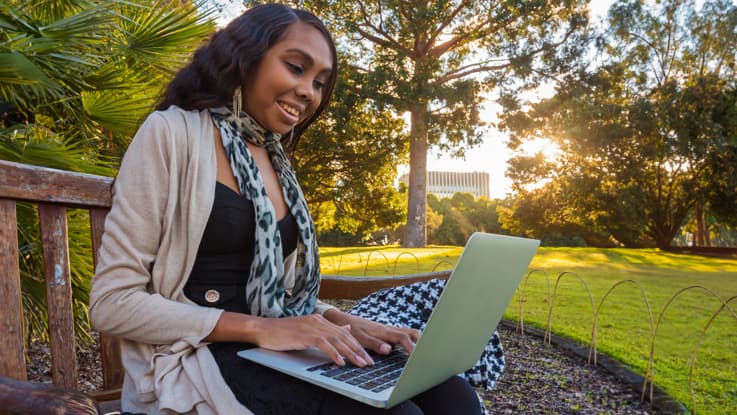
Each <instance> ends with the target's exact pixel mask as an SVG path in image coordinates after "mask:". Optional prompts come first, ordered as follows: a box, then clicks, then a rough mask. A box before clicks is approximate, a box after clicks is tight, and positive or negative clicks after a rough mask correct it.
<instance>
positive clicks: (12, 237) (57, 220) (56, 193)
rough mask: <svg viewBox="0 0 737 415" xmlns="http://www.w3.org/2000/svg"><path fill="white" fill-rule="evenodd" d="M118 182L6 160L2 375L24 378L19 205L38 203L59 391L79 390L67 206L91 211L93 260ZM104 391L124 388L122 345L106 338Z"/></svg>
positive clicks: (0, 164)
mask: <svg viewBox="0 0 737 415" xmlns="http://www.w3.org/2000/svg"><path fill="white" fill-rule="evenodd" d="M112 181H113V179H111V178H107V177H101V176H94V175H89V174H82V173H74V172H68V171H61V170H56V169H49V168H45V167H38V166H31V165H26V164H19V163H13V162H8V161H2V160H0V319H1V323H2V325H3V327H2V335H0V350H2V355H3V359H0V376H8V377H11V378H14V379H21V380H25V379H26V378H27V376H26V364H25V356H24V337H23V333H22V330H23V314H22V307H21V287H20V269H19V261H18V229H17V217H16V201H25V202H30V203H36V204H38V214H39V222H40V227H41V229H40V231H41V232H40V233H41V242H42V247H43V256H44V274H45V275H44V276H45V281H46V301H47V306H48V314H49V338H50V339H51V345H50V346H51V363H52V368H51V374H52V380H53V382H54V384H55V385H56V386H60V387H63V388H76V386H77V359H76V353H75V345H76V341H75V338H74V313H73V305H72V290H71V288H72V287H71V272H70V264H69V240H68V229H67V208H81V209H87V210H89V212H90V232H91V235H90V237H91V239H92V247H93V259H94V261H95V263H96V262H97V255H96V254H97V249H98V248H99V246H100V242H101V240H102V233H103V230H104V224H105V217H106V216H107V213H108V212H109V210H110V205H111V203H112V193H111V185H112ZM100 354H101V360H102V368H103V380H104V384H103V387H104V389H115V388H119V387H120V386H121V385H122V383H123V370H122V367H121V361H120V343H119V341H118V339H116V338H114V337H110V336H104V335H103V336H101V353H100Z"/></svg>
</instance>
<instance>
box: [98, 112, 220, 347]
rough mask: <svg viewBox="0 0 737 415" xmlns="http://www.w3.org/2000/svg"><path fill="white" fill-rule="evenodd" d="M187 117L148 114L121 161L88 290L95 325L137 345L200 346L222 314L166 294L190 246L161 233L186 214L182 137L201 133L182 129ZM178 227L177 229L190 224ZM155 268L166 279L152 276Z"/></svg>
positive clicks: (184, 139)
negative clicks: (181, 198) (181, 201)
mask: <svg viewBox="0 0 737 415" xmlns="http://www.w3.org/2000/svg"><path fill="white" fill-rule="evenodd" d="M186 117H197V115H193V114H189V113H184V112H183V111H175V110H169V111H166V112H164V113H162V112H155V113H153V114H151V115H150V116H149V117H148V118H147V119H146V121H145V122H144V123H143V125H142V126H141V128H140V129H139V130H138V132H137V133H136V136H135V137H134V139H133V141H132V142H131V144H130V146H129V147H128V150H127V151H126V154H125V156H124V158H123V162H122V164H121V167H120V171H119V173H118V177H117V178H116V180H115V184H114V196H113V206H112V208H111V210H110V213H109V214H108V216H107V219H106V221H105V233H104V235H103V238H102V245H101V246H100V249H99V250H98V264H97V269H96V274H95V277H94V279H93V281H92V288H91V292H90V311H89V312H90V319H91V321H92V325H93V327H95V329H96V330H99V331H102V332H106V333H109V334H112V335H115V336H118V337H122V338H126V339H129V340H134V341H137V342H141V343H149V344H173V343H175V342H177V341H185V342H188V343H190V344H198V343H199V342H201V341H202V339H203V338H204V337H205V336H207V334H208V333H210V332H211V331H212V329H213V327H215V324H216V323H217V321H218V319H219V317H220V313H222V311H221V310H217V309H214V308H207V307H200V306H198V305H195V304H188V303H185V302H183V301H177V300H173V299H170V298H169V297H170V295H169V294H171V293H173V292H174V290H175V289H176V287H177V286H178V284H179V280H178V279H179V278H185V277H184V276H182V275H183V274H184V273H185V272H186V270H185V264H186V261H185V256H186V255H187V253H186V252H185V250H184V248H187V249H191V248H190V245H189V244H187V243H180V242H182V241H183V240H184V239H183V238H186V235H182V236H181V237H179V235H176V237H172V236H171V235H170V236H169V237H168V238H166V237H165V233H166V232H168V231H167V230H168V229H172V223H173V222H174V221H180V220H188V218H189V217H190V216H191V215H184V214H179V213H178V212H180V209H184V208H186V206H185V207H179V200H178V195H179V192H182V191H185V190H186V189H183V186H180V181H181V180H184V179H183V175H184V173H183V172H184V171H185V167H186V165H185V161H186V160H187V154H188V151H192V150H191V149H188V147H187V142H188V136H187V134H205V133H207V131H186V130H185V126H187V125H190V124H192V125H197V124H195V123H193V122H192V121H193V119H186ZM187 121H189V122H187ZM201 124H202V123H201ZM198 137H199V135H198ZM205 150H206V149H205ZM205 150H203V151H205ZM200 157H204V156H203V155H202V154H200ZM212 176H213V181H214V172H213V175H212ZM205 179H206V178H205ZM200 205H202V203H200ZM190 213H191V212H190ZM176 225H177V226H178V228H177V229H178V230H177V232H179V233H183V232H186V231H187V229H189V228H188V227H186V226H185V225H184V224H183V223H180V222H177V223H176ZM172 241H175V243H171V242H172ZM177 241H179V242H177ZM177 243H178V245H177ZM162 244H163V245H162ZM166 244H168V245H166ZM157 269H158V270H159V271H160V272H162V273H166V275H168V276H167V277H166V278H165V279H163V280H160V281H153V279H152V272H154V271H155V270H157ZM159 293H164V294H165V295H162V294H159Z"/></svg>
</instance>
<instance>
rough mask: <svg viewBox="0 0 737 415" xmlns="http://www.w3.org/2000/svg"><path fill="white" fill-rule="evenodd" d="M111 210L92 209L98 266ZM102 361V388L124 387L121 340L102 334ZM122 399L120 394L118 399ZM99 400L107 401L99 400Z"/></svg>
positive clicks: (91, 220)
mask: <svg viewBox="0 0 737 415" xmlns="http://www.w3.org/2000/svg"><path fill="white" fill-rule="evenodd" d="M109 212H110V209H109V208H90V232H91V234H92V235H91V237H92V256H93V260H94V264H95V266H97V250H98V249H100V245H101V244H102V234H103V232H104V230H105V218H106V217H107V214H108V213H109ZM100 360H101V363H102V387H103V389H105V390H109V389H118V388H120V387H122V386H123V376H124V372H123V360H122V357H121V355H120V340H118V338H117V337H114V336H109V335H107V334H100ZM112 399H120V393H118V396H117V398H112ZM98 400H107V399H102V398H98Z"/></svg>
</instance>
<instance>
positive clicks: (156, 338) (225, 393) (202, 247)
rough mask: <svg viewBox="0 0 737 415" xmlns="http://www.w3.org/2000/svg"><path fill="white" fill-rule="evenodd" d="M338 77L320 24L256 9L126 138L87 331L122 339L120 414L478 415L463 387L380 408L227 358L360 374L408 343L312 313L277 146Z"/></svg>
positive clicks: (306, 225) (304, 230) (309, 230)
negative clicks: (311, 359)
mask: <svg viewBox="0 0 737 415" xmlns="http://www.w3.org/2000/svg"><path fill="white" fill-rule="evenodd" d="M337 69H338V68H337V59H336V51H335V45H334V43H333V40H332V39H331V37H330V34H329V33H328V31H327V30H326V29H325V27H324V26H323V24H322V23H321V22H320V21H319V20H318V19H317V18H316V17H315V16H313V15H312V14H310V13H308V12H305V11H301V10H295V9H291V8H289V7H286V6H282V5H277V4H269V5H263V6H258V7H254V8H252V9H250V10H248V11H247V12H246V13H244V14H243V15H242V16H240V17H239V18H237V19H235V20H234V21H233V22H231V23H230V24H229V25H228V26H227V27H226V28H224V29H222V30H220V31H218V32H217V33H216V34H215V35H214V36H213V37H212V39H211V40H210V42H209V43H208V44H206V45H205V46H203V47H202V48H200V49H199V50H198V51H197V52H196V53H195V55H194V58H193V60H192V62H191V63H190V64H189V65H188V66H186V67H185V68H184V69H182V70H181V72H179V74H178V75H177V76H176V77H175V78H174V80H173V81H172V82H171V84H170V85H169V86H168V88H167V89H166V92H165V95H164V98H163V102H162V103H161V104H160V105H159V106H158V108H157V111H156V112H154V113H152V114H151V115H150V116H149V117H148V118H147V119H146V121H145V122H144V123H143V125H142V126H141V128H140V130H139V131H138V133H137V134H136V136H135V137H134V139H133V141H132V143H131V145H130V147H129V149H128V151H127V153H126V155H125V157H124V159H123V163H122V165H121V168H120V172H119V175H118V177H117V179H116V181H115V185H114V189H113V191H114V197H113V207H112V209H111V211H110V214H109V215H108V217H107V221H106V223H105V234H104V237H103V242H102V246H101V248H100V251H99V264H98V267H97V273H96V276H95V278H94V281H93V284H92V292H91V299H90V303H91V305H90V317H91V320H92V323H93V325H94V327H95V328H97V329H98V330H100V331H102V332H107V333H110V334H113V335H115V336H118V337H120V338H121V339H122V340H121V343H122V354H123V365H124V368H125V381H124V385H123V396H122V406H123V410H124V411H125V412H130V413H145V414H160V413H166V414H170V413H199V414H222V415H226V414H227V415H232V414H247V413H251V411H252V412H253V413H257V414H272V413H273V414H364V413H365V414H369V413H390V414H423V413H424V414H441V413H443V414H447V413H454V414H455V413H457V414H464V413H467V414H474V415H476V414H478V413H480V411H481V409H480V405H479V401H478V398H477V396H476V394H475V393H474V391H473V389H472V388H470V386H469V385H468V383H467V382H466V381H465V380H462V379H461V378H459V377H453V378H451V379H449V380H448V381H446V382H445V383H443V384H441V385H439V386H437V387H436V388H434V389H431V390H429V391H427V392H425V393H423V394H421V395H419V396H417V397H415V398H413V399H412V400H411V401H407V402H406V403H404V404H401V405H399V406H396V407H394V408H392V409H389V410H380V409H376V408H372V407H368V406H365V405H363V404H361V403H358V402H355V401H353V400H350V399H348V398H344V397H342V396H340V395H337V394H334V393H331V392H327V391H325V390H323V389H321V388H318V387H315V386H312V385H310V384H307V383H304V382H302V381H299V380H296V379H293V378H291V377H288V376H284V375H282V374H280V373H278V372H275V371H272V370H270V369H267V368H264V367H261V366H259V365H257V364H254V363H250V362H248V361H246V360H243V359H240V358H238V357H237V356H236V352H237V351H239V350H242V349H244V348H246V347H248V346H249V345H258V346H261V347H266V348H270V349H274V350H293V349H305V348H307V347H318V348H320V349H321V350H322V351H323V352H325V353H326V354H327V355H329V356H330V357H331V358H332V359H333V360H334V361H335V362H336V363H337V364H339V365H343V364H345V363H346V359H347V360H348V361H350V362H351V363H353V364H355V365H357V366H366V365H370V364H372V360H371V357H370V356H369V355H368V354H367V353H366V350H365V349H371V350H374V351H376V352H378V353H388V352H389V350H390V348H391V346H392V345H395V344H400V345H402V346H403V347H404V348H406V349H407V350H409V351H411V350H412V348H413V347H414V343H415V342H416V341H417V339H418V336H419V334H418V332H417V330H414V329H409V328H397V327H392V326H388V325H384V324H380V323H376V322H373V321H370V320H367V319H363V318H360V317H357V316H353V315H349V314H346V313H343V312H341V311H340V310H338V309H336V308H333V307H330V306H328V305H326V304H323V303H321V302H320V301H318V300H317V292H318V288H319V278H320V274H319V266H318V253H317V244H316V240H315V230H314V226H313V223H312V220H311V218H310V215H309V213H308V211H307V205H306V202H305V199H304V196H303V194H302V191H301V189H300V187H299V185H298V184H297V180H296V178H295V176H294V172H293V170H292V168H291V166H290V164H289V161H288V158H287V156H286V155H285V153H284V150H283V147H284V146H287V145H290V146H293V145H295V144H296V142H297V140H298V139H299V137H300V135H301V133H302V132H303V131H304V130H305V128H307V127H308V126H309V125H310V124H311V123H312V122H313V121H314V120H315V119H316V118H317V117H318V116H319V115H320V113H321V112H322V111H323V109H324V108H325V106H326V105H327V103H328V100H329V98H330V95H331V93H332V90H333V86H334V85H335V79H336V75H337ZM449 404H450V406H449Z"/></svg>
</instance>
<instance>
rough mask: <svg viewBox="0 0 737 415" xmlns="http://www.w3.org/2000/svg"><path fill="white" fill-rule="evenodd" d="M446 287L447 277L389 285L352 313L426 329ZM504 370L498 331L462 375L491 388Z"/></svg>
mask: <svg viewBox="0 0 737 415" xmlns="http://www.w3.org/2000/svg"><path fill="white" fill-rule="evenodd" d="M443 288H445V280H443V279H435V280H429V281H423V282H418V283H413V284H408V285H403V286H399V287H394V288H386V289H383V290H380V291H377V292H375V293H373V294H371V295H369V296H368V297H365V298H363V299H361V300H359V301H358V302H357V303H356V304H355V305H354V306H353V308H352V309H351V310H350V311H349V313H350V314H354V315H357V316H361V317H363V318H367V319H369V320H373V321H377V322H380V323H384V324H388V325H392V326H398V327H411V328H414V329H417V330H420V331H422V330H423V329H424V328H425V324H426V323H427V319H428V318H429V317H430V313H431V312H432V309H433V308H434V307H435V303H436V302H437V301H438V298H439V297H440V293H442V292H443ZM503 371H504V350H503V349H502V343H501V339H500V338H499V334H498V333H497V332H496V331H494V334H492V336H491V338H490V339H489V342H488V343H487V344H486V347H485V348H484V351H483V353H481V357H480V358H479V361H478V362H477V363H476V364H475V365H474V366H473V367H472V368H471V369H468V370H467V371H466V372H464V373H461V374H460V376H461V377H463V378H465V379H466V380H467V381H468V382H469V383H470V384H471V385H472V386H475V387H483V388H485V389H486V390H491V389H493V388H494V383H495V382H496V380H497V379H499V376H501V374H502V372H503Z"/></svg>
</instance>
